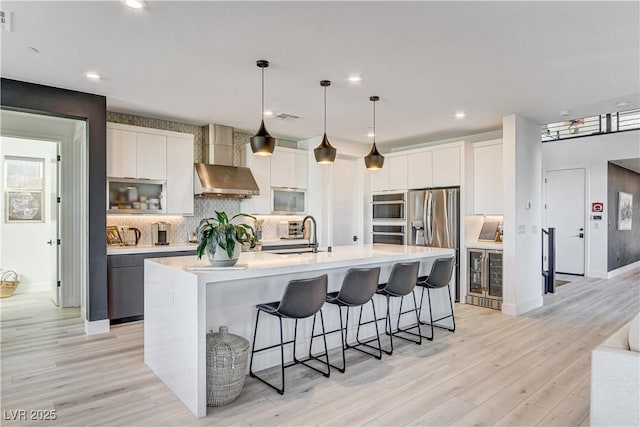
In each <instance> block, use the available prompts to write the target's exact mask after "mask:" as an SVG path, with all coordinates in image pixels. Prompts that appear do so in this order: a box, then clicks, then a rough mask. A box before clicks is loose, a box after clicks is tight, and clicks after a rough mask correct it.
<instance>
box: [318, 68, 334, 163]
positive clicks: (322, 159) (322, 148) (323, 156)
mask: <svg viewBox="0 0 640 427" xmlns="http://www.w3.org/2000/svg"><path fill="white" fill-rule="evenodd" d="M320 86H322V87H323V88H324V135H323V136H322V142H321V143H320V145H318V146H317V147H316V148H315V149H314V150H313V154H315V156H316V162H317V163H320V164H321V165H330V164H332V163H333V162H334V160H335V159H336V153H337V151H338V150H336V149H335V148H333V147H332V146H331V144H330V143H329V138H327V86H331V82H330V81H329V80H322V81H321V82H320Z"/></svg>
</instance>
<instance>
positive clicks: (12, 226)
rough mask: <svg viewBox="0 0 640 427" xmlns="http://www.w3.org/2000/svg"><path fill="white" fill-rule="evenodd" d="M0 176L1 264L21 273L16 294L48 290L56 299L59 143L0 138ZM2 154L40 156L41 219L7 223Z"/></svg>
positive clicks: (37, 157) (3, 157) (2, 266)
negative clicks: (55, 199)
mask: <svg viewBox="0 0 640 427" xmlns="http://www.w3.org/2000/svg"><path fill="white" fill-rule="evenodd" d="M0 145H1V146H2V149H1V155H0V163H1V165H0V176H2V198H3V201H2V206H1V207H2V221H1V223H0V247H2V249H1V251H0V254H1V257H0V267H1V268H3V269H4V270H14V271H15V272H17V273H18V274H19V276H20V285H19V286H18V288H17V289H16V294H21V293H30V292H51V294H52V298H54V299H55V300H57V298H56V295H55V294H56V292H57V289H56V287H57V285H56V281H57V265H56V263H57V256H56V249H57V248H56V245H55V244H54V245H48V244H47V243H46V242H47V241H48V240H53V241H54V242H55V241H56V239H57V229H56V227H57V225H56V222H57V220H58V218H57V217H58V214H57V206H56V205H55V203H53V200H52V196H55V193H56V187H57V176H56V175H57V171H56V169H57V165H56V155H57V150H58V143H57V142H51V141H38V140H28V139H18V138H10V137H4V136H3V137H1V144H0ZM5 156H15V157H28V158H35V159H43V160H44V162H43V178H44V180H43V181H44V189H43V190H44V197H43V199H42V202H43V203H42V212H43V221H42V222H11V223H8V222H6V206H4V204H5V203H6V198H5V190H6V187H5V179H4V177H5V171H4V160H5Z"/></svg>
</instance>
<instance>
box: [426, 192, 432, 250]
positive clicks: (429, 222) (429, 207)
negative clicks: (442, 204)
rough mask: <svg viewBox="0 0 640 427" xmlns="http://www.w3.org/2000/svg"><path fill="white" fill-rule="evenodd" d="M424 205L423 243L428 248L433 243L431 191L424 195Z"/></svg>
mask: <svg viewBox="0 0 640 427" xmlns="http://www.w3.org/2000/svg"><path fill="white" fill-rule="evenodd" d="M424 205H425V206H424V229H425V234H426V235H425V243H426V245H427V246H429V245H431V244H432V243H433V194H432V193H431V191H427V192H426V193H425V195H424Z"/></svg>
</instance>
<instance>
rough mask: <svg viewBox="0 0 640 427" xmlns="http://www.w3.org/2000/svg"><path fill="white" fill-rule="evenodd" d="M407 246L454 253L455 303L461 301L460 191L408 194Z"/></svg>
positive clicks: (413, 192) (428, 190) (442, 189)
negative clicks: (443, 249) (432, 248)
mask: <svg viewBox="0 0 640 427" xmlns="http://www.w3.org/2000/svg"><path fill="white" fill-rule="evenodd" d="M407 197H408V209H407V211H408V212H407V232H408V236H407V244H409V245H412V246H433V247H440V248H452V249H455V250H456V266H455V276H456V301H459V300H460V262H459V260H460V188H458V187H455V188H439V189H426V190H413V191H409V193H408V196H407Z"/></svg>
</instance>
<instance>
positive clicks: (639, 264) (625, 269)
mask: <svg viewBox="0 0 640 427" xmlns="http://www.w3.org/2000/svg"><path fill="white" fill-rule="evenodd" d="M636 268H640V261H636V262H634V263H631V264H628V265H625V266H624V267H620V268H616V269H615V270H611V271H609V272H608V273H607V276H606V277H607V279H611V278H612V277H616V276H619V275H621V274H624V273H628V272H629V271H631V270H635V269H636Z"/></svg>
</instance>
